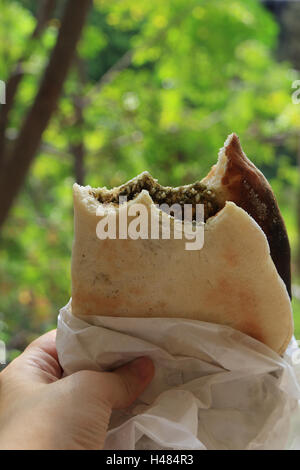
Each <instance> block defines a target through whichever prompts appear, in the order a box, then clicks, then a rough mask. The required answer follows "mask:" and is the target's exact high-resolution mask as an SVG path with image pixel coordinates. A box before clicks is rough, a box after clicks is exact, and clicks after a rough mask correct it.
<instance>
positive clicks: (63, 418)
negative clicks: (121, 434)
mask: <svg viewBox="0 0 300 470" xmlns="http://www.w3.org/2000/svg"><path fill="white" fill-rule="evenodd" d="M55 336H56V331H51V332H49V333H47V334H45V335H44V336H41V337H40V338H38V339H37V340H35V341H34V342H33V343H31V344H30V345H29V346H28V348H27V349H26V350H25V351H24V352H23V354H21V355H20V356H19V357H18V358H17V359H15V360H14V361H13V362H11V363H10V364H9V365H8V366H7V367H6V368H5V369H4V370H3V371H2V372H1V374H0V449H83V450H84V449H102V448H103V445H104V441H105V437H106V433H107V427H108V423H109V419H110V415H111V411H112V409H121V408H126V407H128V406H129V405H130V404H132V403H133V402H134V401H135V400H136V399H137V397H138V396H139V395H140V394H141V393H142V392H143V390H144V389H145V388H146V387H147V385H148V384H149V383H150V382H151V380H152V378H153V375H154V366H153V363H152V362H151V360H150V359H149V358H146V357H143V358H138V359H136V360H135V361H133V362H131V363H129V364H126V365H124V366H122V367H120V368H119V369H117V370H115V371H113V372H95V371H87V370H83V371H79V372H76V373H75V374H73V375H70V376H68V377H64V378H62V370H61V367H60V365H59V362H58V358H57V351H56V347H55Z"/></svg>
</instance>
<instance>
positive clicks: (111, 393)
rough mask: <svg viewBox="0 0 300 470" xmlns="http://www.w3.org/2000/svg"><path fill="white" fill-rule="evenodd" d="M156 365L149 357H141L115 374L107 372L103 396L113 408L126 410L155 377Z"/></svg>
mask: <svg viewBox="0 0 300 470" xmlns="http://www.w3.org/2000/svg"><path fill="white" fill-rule="evenodd" d="M154 372H155V369H154V364H153V362H152V361H151V359H149V358H148V357H140V358H138V359H136V360H134V361H132V362H130V363H129V364H126V365H124V366H122V367H120V368H119V369H117V370H115V371H114V372H106V373H104V374H102V375H103V376H105V382H104V385H105V388H104V387H103V388H102V394H104V397H103V398H105V399H106V400H107V401H108V402H109V403H110V405H111V407H112V408H114V409H118V408H126V407H128V406H129V405H131V404H132V403H133V402H134V401H135V400H136V399H137V398H138V397H139V395H141V393H142V392H143V391H144V390H145V388H146V387H147V385H148V384H149V383H150V382H151V380H152V379H153V376H154Z"/></svg>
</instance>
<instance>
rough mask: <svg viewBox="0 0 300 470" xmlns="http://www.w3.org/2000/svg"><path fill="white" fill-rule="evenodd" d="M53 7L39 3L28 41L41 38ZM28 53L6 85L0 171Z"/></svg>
mask: <svg viewBox="0 0 300 470" xmlns="http://www.w3.org/2000/svg"><path fill="white" fill-rule="evenodd" d="M55 6H56V0H42V1H41V2H40V4H39V9H38V13H37V24H36V27H35V29H34V31H33V33H32V35H31V38H30V41H31V40H33V39H38V38H39V37H40V36H41V34H42V33H43V31H44V29H45V27H46V25H47V22H48V20H49V19H50V17H51V15H52V12H53V10H54V8H55ZM30 53H31V50H30V51H27V52H26V53H25V54H24V56H23V57H21V58H20V59H19V60H18V62H17V64H16V66H15V68H14V70H13V72H12V74H11V75H10V77H9V79H8V81H7V83H6V104H5V106H3V107H2V111H1V113H0V169H1V165H4V163H5V131H6V127H7V124H8V119H9V114H10V111H11V109H12V107H13V104H14V100H15V96H16V94H17V91H18V88H19V85H20V83H21V81H22V79H23V76H24V71H23V63H24V61H25V60H28V57H29V56H30Z"/></svg>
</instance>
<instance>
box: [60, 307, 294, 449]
mask: <svg viewBox="0 0 300 470" xmlns="http://www.w3.org/2000/svg"><path fill="white" fill-rule="evenodd" d="M297 348H298V346H297V344H296V342H295V341H294V342H292V343H291V344H290V346H289V348H288V350H287V352H286V353H285V355H284V357H283V358H282V357H280V356H279V355H278V354H276V353H275V352H274V351H272V350H271V349H269V348H268V347H267V346H265V345H264V344H262V343H260V342H258V341H256V340H255V339H253V338H251V337H249V336H247V335H245V334H242V333H240V332H238V331H235V330H233V329H232V328H230V327H226V326H221V325H216V324H211V323H206V322H201V321H196V320H185V319H177V318H176V319H173V318H112V317H97V316H88V317H84V319H83V318H77V317H74V316H73V315H72V312H71V304H70V302H69V303H68V304H67V305H66V306H65V307H63V308H62V309H61V310H60V314H59V317H58V331H57V350H58V357H59V361H60V363H61V365H62V367H63V369H64V373H65V374H66V375H69V374H72V373H74V372H76V371H78V370H83V369H89V370H102V371H103V370H108V369H112V368H116V367H118V366H120V365H122V364H124V363H126V362H129V361H131V360H133V359H135V358H137V357H140V356H149V357H150V358H151V359H152V360H153V362H154V364H155V377H154V379H153V381H152V382H151V384H150V385H149V386H148V388H147V389H146V391H145V392H144V393H143V394H142V396H141V397H140V399H139V400H138V401H136V402H135V403H134V404H133V405H132V406H131V407H130V408H129V409H127V410H124V411H114V412H113V413H112V418H111V422H110V427H109V432H108V434H107V439H106V442H105V447H104V448H105V449H107V450H123V449H128V450H132V449H152V450H156V449H167V450H169V449H175V450H180V449H181V450H199V449H248V450H250V449H257V450H258V449H284V448H291V449H296V448H298V447H299V446H300V434H299V432H300V418H299V405H298V400H299V399H300V386H299V382H298V378H300V367H299V365H297V364H296V365H295V362H296V363H297V362H300V360H299V358H300V354H298V353H299V350H298V349H297ZM295 354H296V356H297V359H298V361H297V360H296V361H295V360H294V359H295V357H296V356H295ZM297 377H298V378H297ZM292 416H293V420H291V417H292Z"/></svg>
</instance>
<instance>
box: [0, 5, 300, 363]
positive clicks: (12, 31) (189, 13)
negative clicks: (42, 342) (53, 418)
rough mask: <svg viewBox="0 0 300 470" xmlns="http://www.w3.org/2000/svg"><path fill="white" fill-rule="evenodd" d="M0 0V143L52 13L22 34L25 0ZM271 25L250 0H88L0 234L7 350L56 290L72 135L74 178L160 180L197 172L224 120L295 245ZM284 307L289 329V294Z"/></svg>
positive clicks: (33, 73) (292, 156)
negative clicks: (18, 76) (0, 100)
mask: <svg viewBox="0 0 300 470" xmlns="http://www.w3.org/2000/svg"><path fill="white" fill-rule="evenodd" d="M0 3H1V23H0V79H2V80H7V78H8V77H9V75H10V74H11V72H12V70H13V68H14V65H15V64H16V62H17V61H18V59H19V58H20V57H25V58H26V60H25V72H26V73H25V77H24V79H23V81H22V84H21V87H20V89H19V92H18V95H17V99H16V103H15V105H14V109H13V113H12V115H11V119H10V124H9V129H8V135H7V137H8V139H10V140H12V141H13V140H14V138H15V136H16V135H17V133H18V130H19V128H20V125H21V122H22V119H23V118H24V115H25V114H26V112H27V111H28V109H29V106H30V105H31V103H32V101H33V98H34V96H35V94H36V92H37V89H38V85H39V81H40V78H41V75H42V73H43V71H44V69H45V66H46V65H47V61H48V58H49V54H50V52H51V49H52V47H53V45H54V44H55V40H56V37H57V32H58V27H59V24H60V18H59V15H60V11H58V12H57V14H56V15H57V18H54V19H52V20H51V21H50V24H49V25H48V28H47V29H46V31H45V32H44V34H43V36H42V37H41V38H40V39H39V40H38V41H36V42H34V41H31V40H30V33H31V32H32V31H33V28H34V26H35V21H36V20H35V17H34V12H35V8H34V3H35V2H26V1H18V2H17V1H13V0H11V1H5V0H0ZM36 3H37V2H36ZM278 32H279V31H278V26H277V24H276V23H275V21H274V19H273V18H272V17H271V15H270V13H268V12H267V11H266V10H265V9H264V7H263V6H262V5H261V3H260V2H259V1H258V0H202V1H200V0H188V1H186V0H164V1H163V2H162V1H159V0H152V1H151V2H148V1H145V0H140V1H139V2H136V1H134V0H115V1H114V2H112V1H108V0H95V2H94V7H93V9H92V11H91V14H90V15H89V19H88V23H87V25H86V27H85V30H84V33H83V37H82V39H81V41H80V44H79V46H78V53H77V60H76V61H74V66H73V68H72V71H71V73H70V74H69V77H68V79H67V81H66V83H65V87H64V93H63V96H62V97H61V100H60V103H59V107H58V109H57V112H56V114H55V116H54V118H53V119H52V121H51V123H50V125H49V127H48V129H47V131H46V132H45V134H44V140H43V145H42V146H41V149H40V151H39V153H38V155H37V157H36V159H35V162H34V164H33V166H32V168H31V170H30V173H29V174H28V177H27V180H26V184H25V187H24V188H23V191H22V193H21V194H20V196H19V198H18V200H17V201H16V204H15V206H14V209H13V211H12V212H11V214H10V217H9V219H8V220H7V223H6V224H5V227H4V230H3V233H2V240H1V252H0V276H1V286H0V293H1V305H0V321H1V325H2V332H1V339H4V340H5V341H6V342H7V343H8V345H9V348H10V350H11V353H10V354H11V355H14V354H16V353H17V351H18V350H19V349H22V348H23V347H24V345H25V344H27V343H28V342H29V341H30V340H31V339H32V338H33V337H34V336H36V335H38V334H40V333H41V332H43V331H46V330H48V329H49V328H52V327H55V323H56V317H57V313H58V310H59V308H60V307H61V306H62V305H64V304H65V303H66V302H67V301H68V298H69V296H70V257H71V244H72V236H73V229H72V224H73V219H72V217H73V214H72V184H73V182H74V181H75V170H74V155H73V154H72V150H71V149H72V145H76V144H78V143H82V144H83V146H84V149H85V157H84V170H85V183H86V184H90V185H92V186H103V185H106V186H115V185H118V184H120V183H123V182H124V181H125V180H126V179H129V178H132V177H133V176H135V175H136V174H137V173H139V172H141V171H144V170H145V169H147V170H149V171H150V172H151V173H152V174H153V175H154V176H155V177H157V178H159V180H160V182H161V183H162V184H184V183H187V182H191V181H193V180H196V179H199V178H201V177H203V176H204V175H205V174H206V172H207V171H208V169H209V168H210V166H211V165H212V164H214V163H215V161H216V158H217V152H218V149H219V148H220V147H221V146H222V145H223V142H224V140H225V138H226V137H227V135H228V134H229V133H231V132H233V131H235V132H236V133H238V134H239V136H240V138H241V141H242V145H243V147H244V150H245V152H246V153H247V154H248V156H249V157H250V158H251V159H252V160H253V161H254V163H255V164H256V165H257V166H258V167H260V168H261V169H262V170H263V171H264V173H265V175H266V176H267V177H268V178H269V179H270V181H271V183H272V185H273V187H274V190H275V193H276V195H277V197H278V200H279V203H280V206H281V208H282V212H283V215H284V217H285V220H286V223H287V227H288V231H289V235H290V239H291V244H292V248H293V250H294V252H295V250H296V247H297V243H298V242H297V238H298V232H297V220H296V202H297V201H296V194H297V191H298V168H297V151H298V146H299V137H298V133H299V125H300V112H299V111H300V107H299V106H296V105H294V104H293V103H292V100H291V94H292V88H291V87H292V82H293V81H294V80H295V79H297V78H298V77H297V73H296V72H295V71H294V70H293V69H292V67H291V65H290V64H289V63H285V62H280V63H279V62H278V61H277V60H276V58H275V51H276V46H277V40H278ZM78 104H79V106H80V110H81V113H82V117H83V119H82V120H81V122H78V119H77V118H76V106H78ZM294 307H295V312H296V315H295V319H296V334H297V335H298V337H300V321H299V320H298V317H299V318H300V316H299V314H300V302H299V301H295V302H294Z"/></svg>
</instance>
